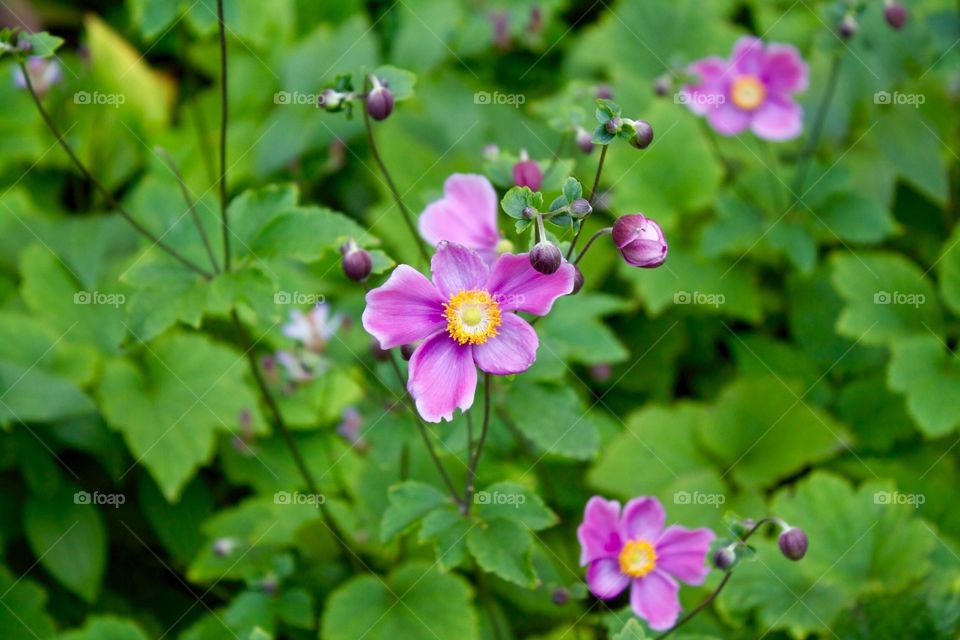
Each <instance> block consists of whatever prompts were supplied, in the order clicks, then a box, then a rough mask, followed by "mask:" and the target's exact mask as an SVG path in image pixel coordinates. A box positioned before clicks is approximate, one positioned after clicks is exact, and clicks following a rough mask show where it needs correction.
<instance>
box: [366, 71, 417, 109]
mask: <svg viewBox="0 0 960 640" xmlns="http://www.w3.org/2000/svg"><path fill="white" fill-rule="evenodd" d="M373 75H375V76H376V77H377V78H379V80H380V82H382V83H384V84H385V85H386V86H387V88H388V89H390V93H392V94H393V99H394V101H396V102H400V101H401V100H406V99H407V98H411V97H413V86H414V85H415V84H416V82H417V74H415V73H413V72H412V71H407V70H406V69H399V68H397V67H392V66H390V65H383V66H381V67H377V68H376V70H374V72H373Z"/></svg>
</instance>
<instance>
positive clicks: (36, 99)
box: [20, 62, 213, 279]
mask: <svg viewBox="0 0 960 640" xmlns="http://www.w3.org/2000/svg"><path fill="white" fill-rule="evenodd" d="M20 70H21V71H22V72H23V77H24V79H25V80H26V85H27V89H28V90H29V91H30V95H31V97H33V103H34V104H35V105H36V106H37V111H39V113H40V117H41V118H43V122H44V124H46V125H47V128H48V129H49V130H50V133H52V134H53V136H54V137H55V138H56V139H57V144H59V145H60V148H61V149H63V150H64V152H66V154H67V156H69V158H70V160H71V161H72V162H73V164H74V166H75V167H76V168H77V169H78V170H79V171H80V173H81V174H83V177H84V178H86V179H87V181H88V182H90V184H92V185H93V186H94V188H96V190H97V191H99V192H100V195H102V196H103V197H104V199H105V200H106V202H107V204H108V205H109V206H110V208H112V209H114V210H115V211H116V212H117V213H119V214H120V216H121V217H122V218H123V219H124V220H126V221H127V222H128V223H129V224H130V226H132V227H133V228H134V229H136V230H137V232H138V233H139V234H140V235H142V236H143V237H145V238H147V239H148V240H149V241H150V242H152V243H153V244H154V245H156V246H158V247H160V248H161V249H163V250H164V251H166V252H167V253H168V254H170V256H171V257H172V258H174V259H175V260H177V262H179V263H180V264H182V265H183V266H185V267H187V268H188V269H190V270H191V271H193V272H195V273H198V274H200V275H201V276H203V277H204V278H207V279H210V278H211V277H213V275H212V274H211V273H210V272H208V271H207V270H206V269H203V268H202V267H200V266H198V265H197V264H196V263H194V262H193V261H191V260H189V259H187V258H186V257H185V256H184V255H183V254H181V253H180V252H179V251H177V250H176V249H174V248H173V247H171V246H170V245H169V244H167V243H166V242H164V241H163V240H161V239H160V238H159V237H157V236H156V235H154V234H153V232H152V231H150V230H149V229H147V228H146V227H144V226H143V225H142V224H140V223H139V222H137V221H136V220H135V219H134V218H133V216H132V215H130V213H129V212H128V211H127V210H126V209H124V208H123V206H122V205H121V204H120V203H119V202H118V201H117V199H116V198H114V197H113V194H112V193H110V191H108V190H107V188H106V187H105V186H103V184H102V183H101V182H100V181H99V180H97V179H96V178H95V177H94V176H93V174H92V173H90V171H89V170H87V168H86V167H85V166H84V164H83V162H81V161H80V158H78V157H77V154H76V153H74V152H73V149H72V148H71V147H70V145H69V144H67V141H66V140H65V139H64V137H63V134H62V133H61V132H60V129H59V128H58V127H57V125H56V123H54V121H53V119H52V118H51V117H50V114H49V113H47V110H46V109H44V108H43V103H42V102H41V101H40V96H38V95H37V92H36V90H35V89H34V87H33V82H32V81H31V80H30V74H29V73H28V72H27V67H26V65H25V64H24V63H23V62H20Z"/></svg>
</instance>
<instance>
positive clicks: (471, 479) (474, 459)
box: [461, 373, 491, 515]
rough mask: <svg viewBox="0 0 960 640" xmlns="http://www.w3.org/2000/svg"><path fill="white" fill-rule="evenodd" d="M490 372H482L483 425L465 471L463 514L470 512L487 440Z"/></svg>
mask: <svg viewBox="0 0 960 640" xmlns="http://www.w3.org/2000/svg"><path fill="white" fill-rule="evenodd" d="M490 383H491V381H490V374H489V373H484V374H483V426H481V427H480V440H479V441H478V442H477V446H476V448H475V449H474V450H473V456H471V458H470V468H469V470H468V471H467V486H466V489H465V491H464V496H463V505H462V507H461V509H462V511H463V514H464V515H468V514H469V513H470V505H471V504H472V503H473V492H474V489H476V483H477V465H478V464H479V463H480V454H481V453H483V445H484V443H485V442H486V441H487V431H489V428H490V386H491V384H490Z"/></svg>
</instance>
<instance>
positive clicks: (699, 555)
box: [577, 496, 715, 631]
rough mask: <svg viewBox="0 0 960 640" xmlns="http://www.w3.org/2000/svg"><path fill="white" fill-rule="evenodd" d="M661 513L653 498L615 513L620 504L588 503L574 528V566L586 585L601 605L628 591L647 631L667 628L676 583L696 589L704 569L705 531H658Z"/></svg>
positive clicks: (674, 610)
mask: <svg viewBox="0 0 960 640" xmlns="http://www.w3.org/2000/svg"><path fill="white" fill-rule="evenodd" d="M665 520H666V514H665V513H664V510H663V505H662V504H660V501H659V500H657V499H656V498H650V497H642V498H635V499H633V500H631V501H630V502H628V503H627V506H626V507H624V509H623V514H622V515H621V513H620V503H619V502H617V501H616V500H604V499H603V498H601V497H599V496H594V497H593V498H590V501H589V502H587V507H586V509H585V510H584V514H583V523H582V524H581V525H580V527H579V528H578V529H577V538H578V539H579V540H580V549H581V551H580V565H581V566H583V565H589V566H588V568H587V586H588V587H589V588H590V591H591V592H592V593H593V595H595V596H597V597H598V598H601V599H603V600H609V599H611V598H615V597H617V596H618V595H620V593H622V592H623V590H624V589H626V588H627V586H629V587H630V607H631V608H632V609H633V612H634V613H636V614H637V615H638V616H640V617H641V618H643V619H644V620H646V621H647V623H648V624H649V625H650V628H651V629H653V630H655V631H663V630H666V629H669V628H670V627H672V626H673V625H674V624H675V623H676V621H677V615H679V613H680V601H679V600H678V599H677V592H678V591H679V590H680V585H679V584H678V582H677V581H678V580H680V581H682V582H686V583H687V584H692V585H699V584H703V581H704V580H705V579H706V577H707V573H709V571H710V568H709V567H708V566H707V565H706V564H705V560H706V557H707V552H708V551H709V549H710V543H711V542H712V541H713V539H714V537H715V536H714V533H713V531H710V530H709V529H687V528H685V527H681V526H678V525H671V526H670V527H667V528H666V529H664V528H663V525H664V521H665Z"/></svg>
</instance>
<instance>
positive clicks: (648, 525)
mask: <svg viewBox="0 0 960 640" xmlns="http://www.w3.org/2000/svg"><path fill="white" fill-rule="evenodd" d="M666 519H667V514H666V512H664V510H663V505H662V504H660V501H659V500H657V499H656V498H651V497H643V498H634V499H633V500H631V501H630V502H628V503H627V506H625V507H624V508H623V519H622V520H621V521H620V524H621V531H622V532H623V535H624V536H625V537H626V538H627V540H646V541H647V542H650V543H653V542H655V541H656V540H657V539H658V538H659V537H660V532H661V531H663V523H664V522H665V521H666Z"/></svg>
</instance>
